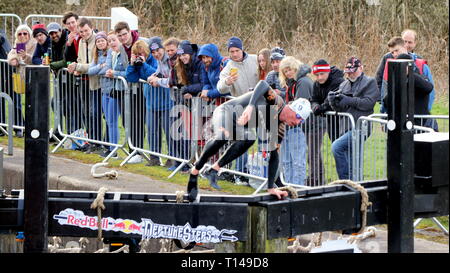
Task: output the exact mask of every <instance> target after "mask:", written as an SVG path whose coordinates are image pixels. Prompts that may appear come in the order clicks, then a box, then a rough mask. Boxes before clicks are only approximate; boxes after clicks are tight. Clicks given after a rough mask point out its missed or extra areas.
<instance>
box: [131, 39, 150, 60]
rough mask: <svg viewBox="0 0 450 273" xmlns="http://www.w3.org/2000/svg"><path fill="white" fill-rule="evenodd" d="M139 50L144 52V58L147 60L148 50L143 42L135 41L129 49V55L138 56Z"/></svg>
mask: <svg viewBox="0 0 450 273" xmlns="http://www.w3.org/2000/svg"><path fill="white" fill-rule="evenodd" d="M141 49H142V50H144V53H145V58H148V56H150V48H149V47H148V44H147V43H146V42H145V41H143V40H137V41H136V43H134V45H133V47H131V53H133V54H134V55H138V54H139V51H140V50H141Z"/></svg>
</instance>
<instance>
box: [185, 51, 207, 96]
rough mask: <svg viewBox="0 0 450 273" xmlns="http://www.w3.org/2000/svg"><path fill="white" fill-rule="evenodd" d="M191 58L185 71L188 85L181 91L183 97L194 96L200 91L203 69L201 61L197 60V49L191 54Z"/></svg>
mask: <svg viewBox="0 0 450 273" xmlns="http://www.w3.org/2000/svg"><path fill="white" fill-rule="evenodd" d="M191 58H192V61H191V63H190V64H189V65H188V69H187V70H186V73H187V76H188V79H189V85H186V87H185V89H184V91H183V95H184V94H191V95H193V96H195V95H197V94H198V93H200V92H201V91H202V87H203V83H202V70H204V69H203V63H202V61H201V60H200V59H199V58H198V49H197V50H195V51H194V54H192V57H191Z"/></svg>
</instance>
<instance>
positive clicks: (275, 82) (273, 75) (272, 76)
mask: <svg viewBox="0 0 450 273" xmlns="http://www.w3.org/2000/svg"><path fill="white" fill-rule="evenodd" d="M279 75H280V73H279V72H276V71H274V70H272V71H270V72H269V73H268V74H267V77H266V82H267V83H268V84H269V85H270V87H272V88H273V89H278V90H280V91H281V94H280V96H281V97H282V98H284V97H285V95H286V88H284V87H281V84H280V78H279Z"/></svg>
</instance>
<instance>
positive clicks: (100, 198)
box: [91, 187, 108, 241]
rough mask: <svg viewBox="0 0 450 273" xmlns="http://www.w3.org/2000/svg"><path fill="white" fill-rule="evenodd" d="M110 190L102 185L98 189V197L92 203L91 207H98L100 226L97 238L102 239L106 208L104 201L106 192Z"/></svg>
mask: <svg viewBox="0 0 450 273" xmlns="http://www.w3.org/2000/svg"><path fill="white" fill-rule="evenodd" d="M107 191H108V189H107V188H105V187H101V188H100V189H99V190H98V193H97V197H96V198H95V200H94V201H93V202H92V204H91V209H97V227H98V236H97V240H98V241H101V240H102V237H103V236H102V210H105V209H106V207H105V204H103V201H104V200H105V193H106V192H107Z"/></svg>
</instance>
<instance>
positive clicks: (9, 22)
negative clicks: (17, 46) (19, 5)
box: [0, 13, 22, 47]
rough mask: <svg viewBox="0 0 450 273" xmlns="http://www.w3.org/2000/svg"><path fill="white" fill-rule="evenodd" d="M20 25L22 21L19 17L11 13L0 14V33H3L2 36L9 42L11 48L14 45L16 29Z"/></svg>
mask: <svg viewBox="0 0 450 273" xmlns="http://www.w3.org/2000/svg"><path fill="white" fill-rule="evenodd" d="M21 24H22V19H20V17H19V16H17V15H16V14H12V13H0V31H2V30H3V31H4V34H5V35H6V37H7V38H8V40H9V43H10V44H11V47H12V46H13V44H14V41H15V40H16V38H15V35H14V34H15V32H16V28H17V27H18V26H19V25H21Z"/></svg>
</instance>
